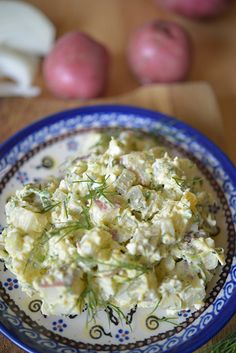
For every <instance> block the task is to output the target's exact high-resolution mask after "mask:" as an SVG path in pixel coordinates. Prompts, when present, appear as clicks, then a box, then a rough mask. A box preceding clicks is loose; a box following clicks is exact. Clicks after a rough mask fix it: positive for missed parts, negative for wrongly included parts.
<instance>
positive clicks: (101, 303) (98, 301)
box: [70, 275, 130, 326]
mask: <svg viewBox="0 0 236 353" xmlns="http://www.w3.org/2000/svg"><path fill="white" fill-rule="evenodd" d="M85 305H86V307H87V319H86V322H87V325H88V324H89V323H90V322H91V321H92V320H93V321H94V322H96V316H97V313H98V311H99V310H100V309H104V310H105V312H106V314H107V318H108V322H109V324H110V318H109V315H108V312H107V310H106V309H107V308H108V307H110V308H111V309H112V310H114V312H115V313H116V314H117V316H118V318H119V320H120V321H121V322H123V321H125V322H126V316H125V314H124V312H123V311H122V310H121V308H120V307H118V306H117V305H115V304H113V303H111V302H110V301H106V300H103V299H102V298H101V297H99V294H98V293H97V292H96V291H95V290H94V288H93V285H92V277H91V276H90V275H87V284H86V287H85V288H84V290H83V291H82V293H81V294H80V296H79V298H78V300H77V302H76V304H75V306H74V307H76V306H78V307H79V310H80V312H82V310H83V308H84V307H85ZM74 307H73V308H72V309H71V311H72V310H73V309H74ZM71 311H70V312H71ZM129 326H130V325H129Z"/></svg>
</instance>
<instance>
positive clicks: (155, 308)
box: [149, 298, 162, 315]
mask: <svg viewBox="0 0 236 353" xmlns="http://www.w3.org/2000/svg"><path fill="white" fill-rule="evenodd" d="M161 300H162V298H160V299H159V300H158V301H157V303H156V305H155V306H154V309H153V310H152V311H151V312H150V314H149V315H152V314H153V313H154V312H155V311H156V310H157V308H158V307H159V305H160V302H161Z"/></svg>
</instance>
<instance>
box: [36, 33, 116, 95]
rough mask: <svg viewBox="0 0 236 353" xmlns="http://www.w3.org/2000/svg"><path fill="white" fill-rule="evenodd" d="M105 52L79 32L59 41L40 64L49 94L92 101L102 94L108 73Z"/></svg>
mask: <svg viewBox="0 0 236 353" xmlns="http://www.w3.org/2000/svg"><path fill="white" fill-rule="evenodd" d="M109 61H110V60H109V54H108V51H107V50H106V48H105V47H104V46H103V45H102V44H100V43H98V42H97V41H95V40H94V39H92V38H91V37H90V36H88V35H86V34H85V33H82V32H78V31H77V32H70V33H67V34H66V35H64V36H63V37H61V38H60V39H59V40H58V41H57V42H56V44H55V46H54V47H53V49H52V51H51V52H50V53H49V55H48V56H47V57H46V59H45V60H44V63H43V76H44V79H45V82H46V84H47V86H48V88H49V90H50V91H51V92H52V93H53V94H54V95H55V96H56V97H59V98H83V99H89V98H95V97H97V96H100V95H102V94H103V92H104V90H105V87H106V83H107V78H108V70H109Z"/></svg>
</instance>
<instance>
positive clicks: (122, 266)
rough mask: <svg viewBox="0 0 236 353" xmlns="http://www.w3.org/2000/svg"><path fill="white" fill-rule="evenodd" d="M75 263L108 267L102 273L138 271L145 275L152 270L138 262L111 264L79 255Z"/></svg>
mask: <svg viewBox="0 0 236 353" xmlns="http://www.w3.org/2000/svg"><path fill="white" fill-rule="evenodd" d="M75 261H78V262H82V263H83V264H85V265H87V266H91V267H96V266H98V265H103V266H105V267H106V266H107V269H104V270H102V271H99V272H101V273H102V272H111V271H112V270H136V271H138V272H141V273H142V274H143V273H146V272H148V271H150V270H151V268H150V267H148V266H147V265H142V264H139V263H138V262H136V261H130V262H127V261H117V262H116V263H110V262H104V261H100V260H97V259H95V258H94V257H84V256H81V255H79V254H76V258H75Z"/></svg>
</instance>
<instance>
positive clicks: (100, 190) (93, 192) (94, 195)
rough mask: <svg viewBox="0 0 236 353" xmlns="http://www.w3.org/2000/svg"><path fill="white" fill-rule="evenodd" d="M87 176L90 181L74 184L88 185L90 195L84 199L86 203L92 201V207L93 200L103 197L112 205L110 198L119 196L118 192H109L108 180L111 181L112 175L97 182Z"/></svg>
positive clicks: (80, 181) (78, 181)
mask: <svg viewBox="0 0 236 353" xmlns="http://www.w3.org/2000/svg"><path fill="white" fill-rule="evenodd" d="M86 175H87V178H88V179H85V180H75V181H73V183H88V193H87V194H86V195H85V196H84V197H83V200H84V201H85V202H87V201H89V200H90V201H91V203H90V206H91V204H92V201H93V200H96V199H99V198H101V197H103V198H104V199H106V200H107V201H108V203H110V204H112V202H111V200H110V198H109V196H114V195H118V193H117V192H116V191H109V190H108V188H109V185H108V184H107V180H108V179H109V177H110V175H108V176H106V177H104V178H103V180H102V181H100V180H95V179H93V178H92V177H91V176H89V175H88V174H86ZM96 185H98V186H96Z"/></svg>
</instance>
